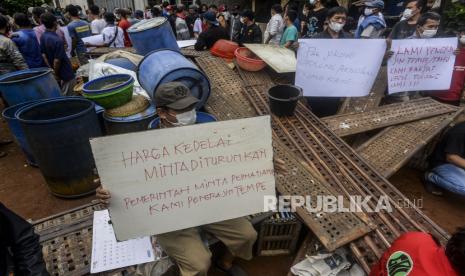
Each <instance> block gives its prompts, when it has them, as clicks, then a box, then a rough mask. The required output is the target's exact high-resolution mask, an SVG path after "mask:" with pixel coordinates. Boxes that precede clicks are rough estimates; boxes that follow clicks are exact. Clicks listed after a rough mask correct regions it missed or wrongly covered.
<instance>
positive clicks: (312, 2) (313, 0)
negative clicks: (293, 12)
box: [308, 0, 316, 5]
mask: <svg viewBox="0 0 465 276" xmlns="http://www.w3.org/2000/svg"><path fill="white" fill-rule="evenodd" d="M308 2H309V3H310V5H315V2H316V0H309V1H308Z"/></svg>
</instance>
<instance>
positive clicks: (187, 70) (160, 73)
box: [137, 49, 210, 109]
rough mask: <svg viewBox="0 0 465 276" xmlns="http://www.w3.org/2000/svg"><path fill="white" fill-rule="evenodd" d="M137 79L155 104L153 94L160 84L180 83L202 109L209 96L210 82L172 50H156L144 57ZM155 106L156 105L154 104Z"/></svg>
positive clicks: (198, 107) (190, 63)
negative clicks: (187, 88) (197, 100)
mask: <svg viewBox="0 0 465 276" xmlns="http://www.w3.org/2000/svg"><path fill="white" fill-rule="evenodd" d="M137 79H138V80H139V83H140V85H141V86H142V88H144V89H145V91H147V93H148V94H149V96H150V98H151V99H152V102H154V103H155V92H156V90H157V88H158V86H159V85H160V84H163V83H167V82H171V81H180V82H183V83H184V84H185V85H186V86H187V87H189V88H190V90H191V93H192V95H193V96H194V97H197V98H198V99H199V100H200V101H199V103H198V104H197V109H200V108H202V107H203V106H204V105H205V103H206V102H207V100H208V97H209V96H210V81H209V80H208V78H207V76H206V75H205V74H204V73H202V71H200V70H199V68H198V67H197V66H196V65H195V64H193V63H192V62H190V61H189V60H188V59H187V58H185V57H184V56H183V55H182V54H180V53H179V52H176V51H172V50H167V49H164V50H157V51H153V52H152V53H150V54H148V55H146V56H145V57H144V58H143V59H142V61H141V62H140V63H139V66H138V68H137ZM155 105H156V103H155Z"/></svg>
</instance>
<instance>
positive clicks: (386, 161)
mask: <svg viewBox="0 0 465 276" xmlns="http://www.w3.org/2000/svg"><path fill="white" fill-rule="evenodd" d="M456 110H457V111H456V112H452V113H447V114H443V115H439V116H436V117H432V118H428V119H424V120H421V121H416V122H412V123H406V124H402V125H398V126H392V127H389V128H386V129H384V130H383V131H381V132H380V133H378V134H377V135H375V136H374V137H372V138H371V139H370V140H368V141H367V142H366V143H364V144H363V145H361V146H360V147H359V148H357V152H358V153H359V154H360V156H362V157H363V158H365V159H366V160H367V161H368V162H369V163H370V164H371V165H372V166H373V167H374V168H375V169H376V170H377V171H378V172H379V173H381V174H382V175H383V176H384V177H386V178H387V177H389V176H391V175H392V174H394V173H395V172H396V171H397V170H399V169H400V168H401V167H402V166H403V165H404V164H405V163H407V161H408V160H409V159H410V158H411V157H412V156H413V155H414V154H415V153H417V152H418V151H419V150H421V149H422V148H423V147H424V146H425V145H426V144H427V143H429V142H430V141H431V140H432V139H433V138H434V137H435V136H436V135H437V134H438V133H440V132H441V131H442V130H443V129H444V128H446V127H447V126H448V125H449V124H450V123H451V122H452V121H453V120H454V119H455V118H456V117H457V116H458V115H460V113H461V112H463V109H459V108H457V109H456ZM386 149H389V150H386Z"/></svg>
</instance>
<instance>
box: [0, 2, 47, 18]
mask: <svg viewBox="0 0 465 276" xmlns="http://www.w3.org/2000/svg"><path fill="white" fill-rule="evenodd" d="M50 2H51V1H50V0H1V1H0V7H2V8H4V9H6V10H7V11H8V14H10V15H13V14H14V13H15V12H24V13H25V12H27V9H28V8H29V7H37V6H40V5H42V4H49V3H50Z"/></svg>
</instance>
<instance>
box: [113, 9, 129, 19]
mask: <svg viewBox="0 0 465 276" xmlns="http://www.w3.org/2000/svg"><path fill="white" fill-rule="evenodd" d="M116 13H117V14H119V15H121V16H122V17H127V16H128V15H129V11H128V10H126V9H118V10H117V11H116Z"/></svg>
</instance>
